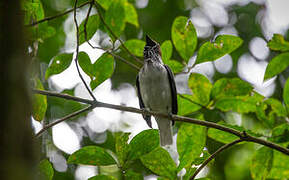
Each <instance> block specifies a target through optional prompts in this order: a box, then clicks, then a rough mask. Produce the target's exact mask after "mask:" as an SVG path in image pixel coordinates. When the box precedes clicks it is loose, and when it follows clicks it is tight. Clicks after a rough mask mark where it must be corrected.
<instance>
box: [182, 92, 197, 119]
mask: <svg viewBox="0 0 289 180" xmlns="http://www.w3.org/2000/svg"><path fill="white" fill-rule="evenodd" d="M177 98H178V114H179V115H181V116H184V115H188V114H190V113H193V112H196V111H198V110H200V109H201V108H202V107H201V106H200V105H197V104H195V103H194V102H193V101H192V100H191V98H192V95H188V94H182V95H178V97H177Z"/></svg>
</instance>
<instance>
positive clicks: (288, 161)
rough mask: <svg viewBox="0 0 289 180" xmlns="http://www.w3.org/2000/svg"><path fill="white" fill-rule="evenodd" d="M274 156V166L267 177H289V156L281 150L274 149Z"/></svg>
mask: <svg viewBox="0 0 289 180" xmlns="http://www.w3.org/2000/svg"><path fill="white" fill-rule="evenodd" d="M287 145H288V144H287ZM273 156H274V159H273V166H272V168H271V171H270V174H269V176H268V177H267V178H272V179H287V178H288V177H289V156H288V155H285V154H283V153H281V152H279V151H274V153H273Z"/></svg>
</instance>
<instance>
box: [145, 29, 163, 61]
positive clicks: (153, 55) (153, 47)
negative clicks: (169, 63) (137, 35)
mask: <svg viewBox="0 0 289 180" xmlns="http://www.w3.org/2000/svg"><path fill="white" fill-rule="evenodd" d="M143 56H144V61H145V62H148V61H153V62H154V61H155V62H162V59H161V57H162V54H161V49H160V45H159V44H158V43H157V42H155V41H154V40H152V39H151V38H150V37H149V36H148V35H146V45H145V47H144V51H143Z"/></svg>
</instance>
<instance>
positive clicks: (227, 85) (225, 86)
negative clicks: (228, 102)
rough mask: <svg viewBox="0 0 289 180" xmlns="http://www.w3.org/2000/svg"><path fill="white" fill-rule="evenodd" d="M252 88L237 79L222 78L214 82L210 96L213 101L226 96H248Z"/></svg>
mask: <svg viewBox="0 0 289 180" xmlns="http://www.w3.org/2000/svg"><path fill="white" fill-rule="evenodd" d="M252 89H253V87H252V86H251V85H250V84H249V83H247V82H245V81H242V80H241V79H239V78H222V79H219V80H217V81H216V82H215V84H214V86H213V89H212V92H211V96H212V97H213V98H214V99H219V98H221V97H228V96H242V95H248V94H249V93H250V92H251V91H252Z"/></svg>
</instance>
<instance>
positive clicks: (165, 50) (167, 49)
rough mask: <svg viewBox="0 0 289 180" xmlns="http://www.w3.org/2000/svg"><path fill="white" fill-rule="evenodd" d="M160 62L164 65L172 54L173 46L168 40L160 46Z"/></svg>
mask: <svg viewBox="0 0 289 180" xmlns="http://www.w3.org/2000/svg"><path fill="white" fill-rule="evenodd" d="M161 52H162V60H163V62H164V63H165V64H167V62H168V61H169V59H170V58H171V57H172V54H173V45H172V43H171V41H170V40H166V41H164V42H163V43H162V45H161Z"/></svg>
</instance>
